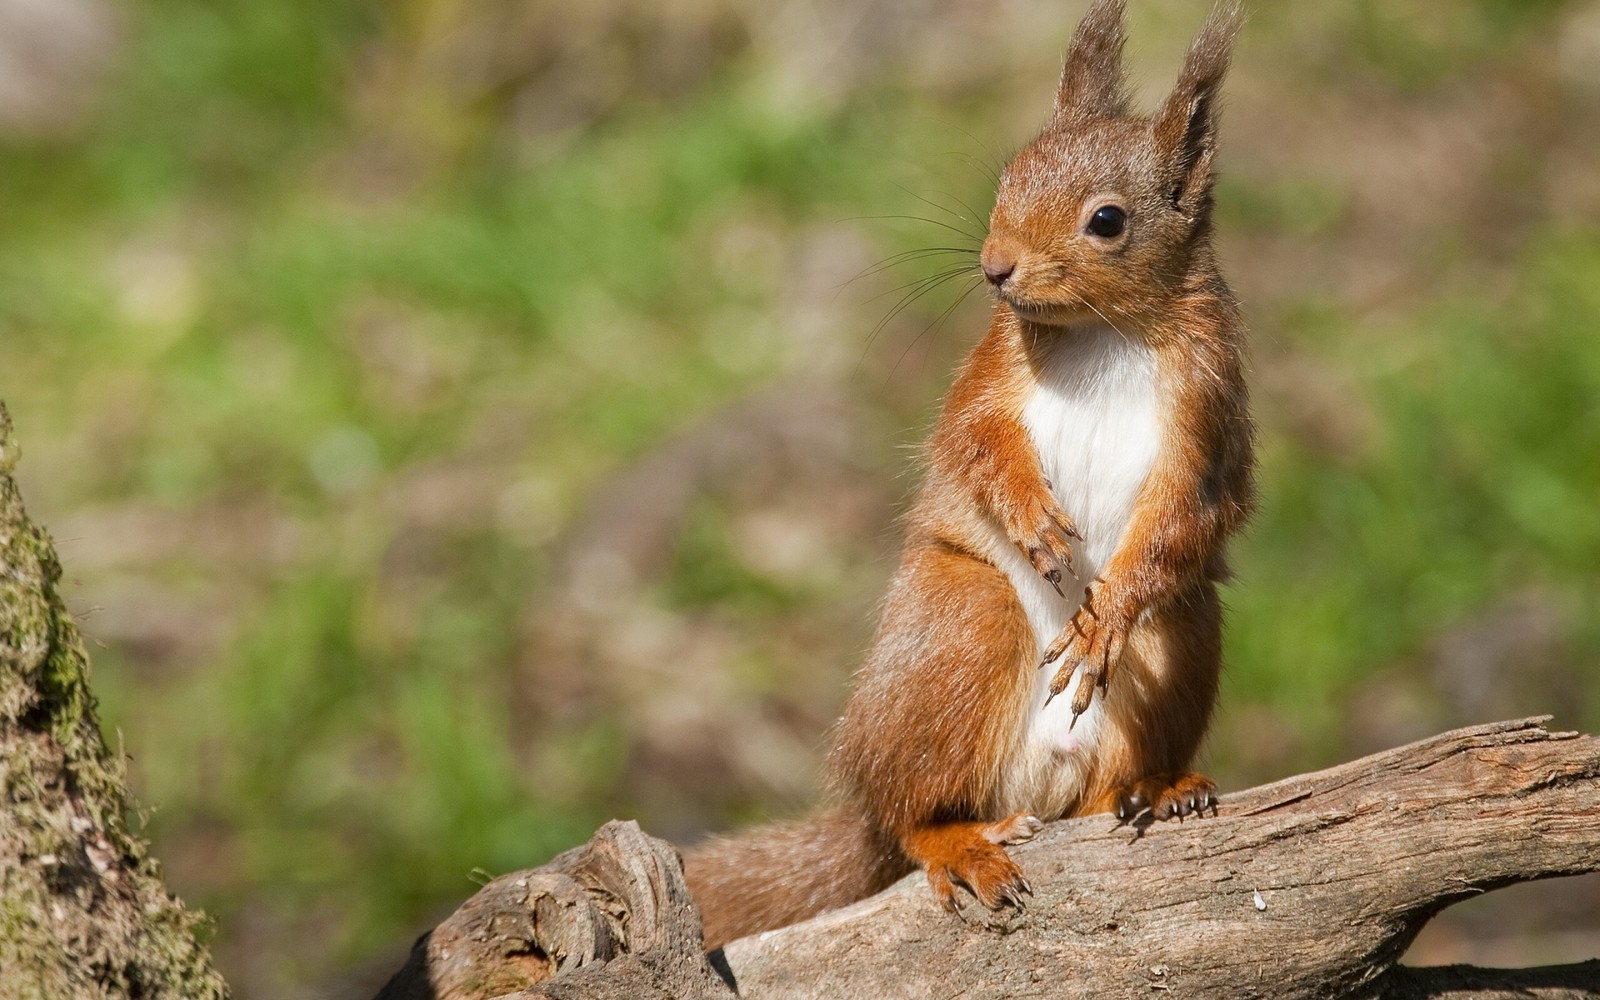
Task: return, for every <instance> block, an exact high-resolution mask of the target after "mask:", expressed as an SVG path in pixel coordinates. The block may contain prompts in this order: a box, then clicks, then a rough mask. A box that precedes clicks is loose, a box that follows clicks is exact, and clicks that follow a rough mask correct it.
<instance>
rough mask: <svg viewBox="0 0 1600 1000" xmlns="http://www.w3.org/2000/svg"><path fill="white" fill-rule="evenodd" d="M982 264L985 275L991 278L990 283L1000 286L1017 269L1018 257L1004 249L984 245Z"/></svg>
mask: <svg viewBox="0 0 1600 1000" xmlns="http://www.w3.org/2000/svg"><path fill="white" fill-rule="evenodd" d="M981 266H982V267H983V276H984V277H985V278H988V279H989V284H991V285H993V286H995V287H996V288H999V287H1000V286H1001V285H1003V284H1005V283H1006V279H1007V278H1009V277H1011V274H1012V272H1013V271H1015V270H1016V269H1017V258H1016V257H1014V256H1013V255H1011V254H1010V253H1007V252H1006V251H1004V250H998V249H993V248H990V247H984V250H983V259H982V265H981Z"/></svg>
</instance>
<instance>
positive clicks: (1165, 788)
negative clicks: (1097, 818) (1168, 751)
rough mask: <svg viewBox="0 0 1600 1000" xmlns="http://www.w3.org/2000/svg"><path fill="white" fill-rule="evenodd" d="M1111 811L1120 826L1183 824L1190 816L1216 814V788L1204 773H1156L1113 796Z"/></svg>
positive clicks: (1120, 789) (1117, 791) (1114, 793)
mask: <svg viewBox="0 0 1600 1000" xmlns="http://www.w3.org/2000/svg"><path fill="white" fill-rule="evenodd" d="M1108 808H1109V809H1110V811H1111V812H1112V813H1114V814H1115V815H1116V817H1117V820H1118V822H1120V823H1138V822H1139V821H1140V820H1141V819H1143V818H1146V817H1148V818H1149V819H1152V820H1158V819H1172V818H1173V817H1177V818H1178V820H1179V821H1180V822H1181V821H1182V820H1183V817H1185V816H1188V815H1190V814H1193V815H1196V816H1203V815H1205V813H1206V810H1208V809H1209V810H1211V812H1212V813H1215V812H1216V811H1217V786H1216V784H1215V783H1214V782H1213V781H1212V780H1211V779H1210V778H1207V777H1206V776H1205V775H1203V774H1196V773H1195V772H1193V771H1188V772H1185V773H1183V774H1178V775H1171V774H1155V775H1151V776H1149V777H1147V778H1141V779H1140V780H1138V781H1135V782H1133V783H1132V784H1129V785H1126V786H1124V787H1122V788H1119V789H1117V790H1116V791H1114V792H1112V793H1111V795H1110V802H1109V803H1108Z"/></svg>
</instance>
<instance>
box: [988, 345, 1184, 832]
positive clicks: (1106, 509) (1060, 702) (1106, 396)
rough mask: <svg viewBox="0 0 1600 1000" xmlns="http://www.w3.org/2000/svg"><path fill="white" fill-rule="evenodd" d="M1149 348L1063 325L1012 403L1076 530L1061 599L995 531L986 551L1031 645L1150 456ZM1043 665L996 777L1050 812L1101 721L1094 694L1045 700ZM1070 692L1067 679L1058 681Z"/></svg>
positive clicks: (1059, 607)
mask: <svg viewBox="0 0 1600 1000" xmlns="http://www.w3.org/2000/svg"><path fill="white" fill-rule="evenodd" d="M1159 396H1160V393H1159V386H1158V383H1157V378H1156V359H1155V355H1154V354H1153V353H1152V352H1151V351H1150V349H1149V348H1148V347H1145V346H1144V345H1143V344H1141V343H1138V342H1137V341H1134V340H1131V339H1129V338H1127V337H1124V336H1123V335H1122V334H1120V333H1118V332H1116V331H1115V330H1112V329H1110V328H1109V327H1096V328H1089V329H1084V330H1072V331H1062V332H1061V334H1060V339H1059V342H1058V343H1057V344H1055V345H1054V346H1053V348H1052V351H1051V355H1050V357H1049V360H1048V361H1047V362H1046V364H1045V365H1044V368H1043V370H1042V371H1041V373H1040V379H1039V386H1038V387H1037V388H1036V389H1034V390H1033V393H1032V394H1031V395H1030V396H1029V398H1028V400H1027V401H1026V403H1025V404H1024V406H1023V409H1022V423H1023V426H1025V427H1026V428H1027V430H1028V434H1029V436H1030V437H1031V439H1032V441H1033V445H1034V448H1035V449H1036V450H1037V451H1038V454H1039V460H1040V463H1041V464H1042V466H1043V468H1044V474H1045V476H1046V477H1048V478H1049V480H1050V482H1051V483H1052V484H1053V485H1054V488H1055V495H1056V499H1057V500H1058V501H1059V502H1060V503H1061V506H1062V507H1063V508H1064V509H1065V510H1066V512H1067V513H1068V514H1069V515H1070V516H1071V517H1072V519H1073V521H1074V522H1075V523H1076V524H1077V526H1078V531H1079V533H1080V534H1082V535H1083V541H1082V542H1078V543H1076V544H1075V545H1074V553H1073V554H1074V567H1073V568H1074V571H1075V574H1076V579H1066V580H1063V581H1062V584H1061V589H1062V590H1063V591H1064V592H1065V593H1066V595H1067V599H1065V600H1063V599H1062V597H1061V596H1060V595H1059V594H1057V593H1056V592H1055V590H1054V589H1053V588H1052V587H1051V586H1050V585H1049V584H1048V583H1047V582H1045V581H1044V580H1043V579H1041V578H1040V577H1039V575H1038V573H1037V572H1035V571H1034V569H1033V567H1032V566H1031V565H1030V564H1029V563H1028V562H1027V560H1026V559H1024V558H1023V557H1022V555H1021V553H1019V552H1018V551H1017V550H1016V548H1015V546H1013V545H1011V544H1010V542H1009V541H1008V540H1007V539H1006V538H1005V536H1004V535H1003V534H1002V533H1000V532H998V531H996V534H995V544H994V546H993V548H992V550H991V554H992V556H993V557H994V558H995V562H996V564H997V565H999V566H1000V568H1002V569H1003V570H1005V572H1006V574H1007V575H1008V576H1009V577H1010V579H1011V583H1012V586H1013V587H1015V588H1016V591H1017V596H1018V597H1019V598H1020V599H1021V601H1022V605H1023V608H1024V609H1025V610H1026V612H1027V615H1028V621H1029V622H1030V623H1031V624H1032V626H1033V631H1034V636H1035V639H1036V640H1037V642H1038V648H1039V650H1040V651H1041V652H1042V651H1043V649H1044V647H1045V645H1046V644H1047V643H1049V642H1050V640H1051V639H1053V638H1055V636H1056V633H1057V632H1059V631H1060V630H1061V628H1062V627H1063V626H1064V625H1065V624H1066V623H1067V621H1068V619H1069V618H1070V617H1071V616H1072V614H1073V613H1074V612H1075V611H1077V610H1078V606H1079V604H1080V603H1081V601H1082V597H1083V588H1084V586H1085V585H1086V584H1087V583H1088V582H1089V581H1091V580H1093V579H1094V578H1095V576H1096V575H1098V574H1099V573H1100V571H1101V569H1102V568H1103V567H1104V566H1105V564H1106V562H1107V561H1109V560H1110V558H1111V556H1112V554H1113V553H1114V552H1115V551H1116V550H1117V546H1118V545H1119V544H1120V543H1121V541H1122V536H1123V534H1124V532H1125V530H1126V529H1127V526H1128V521H1129V519H1130V518H1131V516H1132V513H1133V507H1134V503H1135V501H1136V499H1137V498H1138V495H1139V490H1140V488H1141V487H1142V486H1143V485H1144V481H1145V479H1146V477H1148V476H1149V474H1150V469H1151V467H1152V466H1153V465H1154V463H1155V460H1156V454H1157V452H1158V451H1159V449H1160V445H1161V436H1162V432H1163V430H1164V426H1163V421H1162V419H1161V405H1160V404H1161V401H1160V398H1159ZM1053 673H1054V669H1053V668H1052V669H1045V670H1039V671H1038V672H1037V675H1036V677H1035V679H1034V685H1033V691H1032V694H1031V698H1032V703H1031V705H1030V706H1029V723H1028V731H1027V733H1026V735H1025V736H1024V738H1023V743H1022V746H1021V747H1020V748H1019V752H1020V758H1019V759H1018V760H1017V762H1016V764H1017V766H1015V767H1014V768H1012V769H1011V772H1012V773H1011V774H1010V775H1009V777H1008V780H1007V782H1006V785H1007V789H1006V792H1005V797H1006V799H1007V800H1008V801H1007V803H1006V805H1007V808H1008V809H1013V810H1017V811H1029V812H1035V813H1037V814H1038V815H1040V816H1047V815H1052V814H1055V815H1058V814H1059V813H1060V812H1061V811H1062V810H1063V809H1065V808H1066V807H1067V806H1068V805H1070V803H1071V802H1072V801H1073V800H1074V799H1076V797H1077V795H1078V791H1079V788H1080V787H1081V783H1082V780H1083V777H1084V775H1085V773H1086V771H1087V770H1088V768H1089V766H1090V764H1091V763H1092V758H1093V752H1094V747H1095V743H1096V740H1097V737H1098V735H1099V733H1100V730H1101V727H1102V725H1103V723H1104V721H1105V720H1104V712H1103V709H1102V706H1103V699H1101V698H1096V699H1095V701H1094V703H1093V704H1092V705H1091V706H1090V709H1089V711H1088V712H1086V713H1085V714H1084V715H1083V717H1081V718H1079V719H1078V720H1077V723H1076V725H1072V724H1071V723H1072V713H1071V710H1070V702H1071V699H1070V698H1067V697H1062V698H1058V699H1056V700H1055V701H1052V702H1051V703H1050V705H1049V706H1048V707H1046V706H1045V705H1044V701H1045V695H1046V690H1045V687H1046V685H1047V684H1048V683H1049V681H1050V678H1051V675H1052V674H1053ZM1068 690H1069V691H1070V690H1072V688H1070V687H1069V688H1068Z"/></svg>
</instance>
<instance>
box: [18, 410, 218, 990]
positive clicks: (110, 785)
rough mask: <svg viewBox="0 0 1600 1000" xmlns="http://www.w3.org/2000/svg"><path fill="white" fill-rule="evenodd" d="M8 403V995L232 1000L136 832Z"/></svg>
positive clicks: (197, 922)
mask: <svg viewBox="0 0 1600 1000" xmlns="http://www.w3.org/2000/svg"><path fill="white" fill-rule="evenodd" d="M16 460H17V447H16V444H15V443H14V442H13V441H12V439H11V420H10V416H9V414H7V413H6V411H5V407H4V406H3V405H0V795H3V796H4V798H3V801H0V997H3V998H6V1000H12V998H15V1000H67V998H79V997H85V998H87V997H108V998H110V997H118V998H122V997H125V998H129V1000H132V998H141V1000H156V998H167V997H171V998H183V1000H207V998H217V997H225V996H227V987H226V985H225V984H224V983H223V981H222V978H221V977H220V976H218V975H217V973H216V972H215V971H214V970H213V969H212V967H211V958H210V955H209V954H208V952H207V949H206V947H205V945H203V944H202V943H200V941H199V938H198V934H199V932H200V931H201V929H202V928H203V926H204V920H203V918H202V917H201V916H200V915H198V914H196V913H194V912H191V911H189V910H186V909H185V908H184V906H183V904H182V903H181V902H179V901H178V900H177V899H175V898H173V897H172V895H171V894H170V893H168V892H167V890H166V887H165V885H163V883H162V881H161V872H160V869H159V868H158V867H157V865H156V863H155V861H154V860H153V859H152V858H151V857H150V854H149V850H148V847H147V845H146V844H145V842H144V841H143V840H142V839H140V838H139V837H138V836H137V835H136V834H135V833H134V832H133V831H132V830H131V829H130V828H129V825H128V820H127V817H128V814H129V807H130V805H131V801H130V799H129V796H128V792H127V782H126V778H125V774H124V768H123V761H122V759H121V757H119V756H117V755H115V754H113V753H111V752H110V751H109V750H108V749H107V748H106V745H105V741H104V740H103V739H102V738H101V735H100V724H99V720H98V719H97V718H96V715H95V703H94V697H93V696H92V695H91V694H90V692H89V683H88V667H89V661H88V656H87V655H86V654H85V653H84V649H83V643H82V642H81V641H80V639H79V637H78V630H77V627H76V626H75V625H74V624H73V621H72V617H71V616H70V615H69V614H68V613H67V610H66V607H65V606H64V605H63V604H62V601H61V596H60V594H59V593H57V591H56V583H57V581H58V580H59V578H60V576H61V567H60V566H59V565H58V564H57V562H56V555H55V551H54V549H53V548H52V546H51V544H50V539H49V537H48V536H47V535H46V534H45V533H44V531H42V530H41V529H39V528H38V527H36V526H34V525H33V524H31V523H29V521H28V518H27V515H26V514H25V513H24V511H23V509H22V496H21V494H20V493H19V492H18V490H17V485H16V483H15V481H14V480H13V479H12V471H13V469H14V467H15V465H16Z"/></svg>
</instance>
